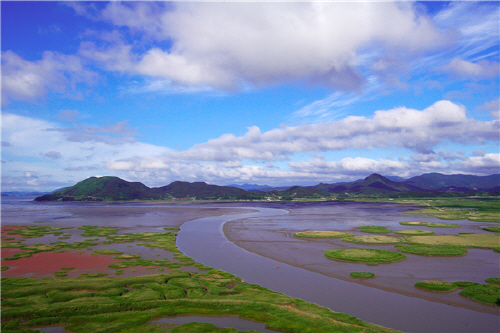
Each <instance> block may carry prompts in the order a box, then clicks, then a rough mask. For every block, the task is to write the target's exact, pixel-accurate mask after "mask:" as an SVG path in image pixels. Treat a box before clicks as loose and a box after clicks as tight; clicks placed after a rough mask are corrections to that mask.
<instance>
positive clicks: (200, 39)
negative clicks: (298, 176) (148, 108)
mask: <svg viewBox="0 0 500 333" xmlns="http://www.w3.org/2000/svg"><path fill="white" fill-rule="evenodd" d="M388 17H390V18H391V19H387V18H388ZM101 18H103V19H106V20H109V21H111V22H112V23H113V24H115V25H118V26H125V27H128V28H130V30H131V31H132V32H139V33H142V34H143V36H146V37H148V36H149V37H150V38H153V39H155V40H169V41H171V42H172V46H171V48H170V49H162V48H159V47H152V48H150V49H149V50H148V51H147V52H145V53H143V54H142V55H139V57H140V60H139V61H135V62H134V61H133V59H132V58H133V56H134V55H133V54H132V53H131V52H130V51H131V49H130V48H127V46H126V45H115V46H110V47H109V48H107V49H106V48H101V49H98V48H96V47H95V45H94V44H93V43H92V42H85V43H83V44H82V49H81V54H85V55H86V56H87V57H89V58H92V59H96V60H98V59H99V60H100V61H102V62H103V63H104V65H105V67H106V68H108V69H112V70H118V71H123V72H128V73H133V74H140V75H145V76H150V77H158V78H165V79H168V80H171V81H172V82H174V83H175V84H179V85H200V86H206V85H210V86H213V87H217V88H219V89H228V90H234V89H241V88H242V87H243V86H244V85H246V84H251V85H256V86H260V85H267V84H274V83H280V82H283V81H290V80H302V79H306V80H309V81H310V82H311V83H313V84H319V85H326V86H329V87H334V88H337V89H343V90H346V89H347V90H359V89H360V88H361V86H362V84H363V83H364V81H365V79H364V75H363V74H362V73H361V72H360V71H359V70H358V69H357V66H358V54H361V53H363V52H366V48H370V49H372V51H373V50H374V49H376V50H379V51H380V50H384V49H385V50H387V51H388V52H391V53H393V54H395V53H394V52H392V50H396V49H397V50H398V52H397V53H398V54H412V53H415V52H416V53H418V52H422V51H425V50H430V49H434V48H435V47H438V46H440V45H442V44H443V43H446V42H447V38H448V36H447V35H446V34H442V33H440V32H439V31H437V30H436V29H435V27H434V26H433V23H432V21H431V20H430V18H429V17H426V16H424V15H422V14H419V13H418V11H416V10H415V9H414V6H413V4H411V3H339V2H337V3H173V4H171V6H167V5H165V6H161V5H159V4H154V3H134V4H124V3H114V2H112V3H110V4H109V5H108V6H107V7H106V8H105V9H104V10H103V11H102V13H101ZM379 51H378V52H379ZM127 57H130V60H128V58H127ZM117 59H118V60H117ZM117 63H119V64H121V65H119V66H118V65H117ZM131 63H133V65H132V66H131ZM123 64H126V65H123Z"/></svg>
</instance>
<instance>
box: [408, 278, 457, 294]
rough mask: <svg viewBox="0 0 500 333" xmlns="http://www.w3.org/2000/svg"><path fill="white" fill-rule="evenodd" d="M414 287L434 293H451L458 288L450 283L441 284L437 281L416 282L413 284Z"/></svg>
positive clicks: (441, 282)
mask: <svg viewBox="0 0 500 333" xmlns="http://www.w3.org/2000/svg"><path fill="white" fill-rule="evenodd" d="M415 287H417V288H420V289H424V290H428V291H434V292H452V291H454V290H455V289H457V288H458V286H457V285H455V284H454V283H452V282H443V281H439V280H427V281H422V282H417V283H415Z"/></svg>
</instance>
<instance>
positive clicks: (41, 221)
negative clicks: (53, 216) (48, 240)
mask: <svg viewBox="0 0 500 333" xmlns="http://www.w3.org/2000/svg"><path fill="white" fill-rule="evenodd" d="M50 222H52V221H33V223H50Z"/></svg>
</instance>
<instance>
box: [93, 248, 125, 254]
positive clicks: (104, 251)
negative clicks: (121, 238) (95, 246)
mask: <svg viewBox="0 0 500 333" xmlns="http://www.w3.org/2000/svg"><path fill="white" fill-rule="evenodd" d="M94 253H98V254H109V255H113V254H123V252H122V251H118V250H112V249H101V250H95V251H94Z"/></svg>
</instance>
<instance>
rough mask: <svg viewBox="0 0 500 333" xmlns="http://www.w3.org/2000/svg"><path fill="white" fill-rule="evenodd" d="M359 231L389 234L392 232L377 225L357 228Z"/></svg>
mask: <svg viewBox="0 0 500 333" xmlns="http://www.w3.org/2000/svg"><path fill="white" fill-rule="evenodd" d="M357 228H358V229H359V231H361V232H370V233H376V234H379V233H391V232H392V230H389V229H387V227H382V226H378V225H367V226H361V227H357Z"/></svg>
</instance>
